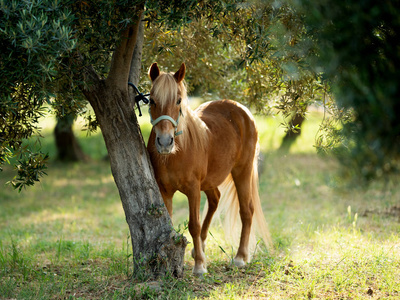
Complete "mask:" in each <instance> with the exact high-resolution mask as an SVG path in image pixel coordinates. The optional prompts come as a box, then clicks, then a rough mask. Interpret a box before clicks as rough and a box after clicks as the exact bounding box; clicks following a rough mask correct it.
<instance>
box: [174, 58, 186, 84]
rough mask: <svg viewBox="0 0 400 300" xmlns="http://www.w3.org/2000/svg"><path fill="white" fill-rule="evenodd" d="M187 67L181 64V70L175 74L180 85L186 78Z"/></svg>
mask: <svg viewBox="0 0 400 300" xmlns="http://www.w3.org/2000/svg"><path fill="white" fill-rule="evenodd" d="M185 72H186V66H185V63H182V64H181V67H180V68H179V70H178V71H177V72H176V73H175V74H174V77H175V79H176V81H177V82H178V83H179V82H181V81H182V80H183V78H185Z"/></svg>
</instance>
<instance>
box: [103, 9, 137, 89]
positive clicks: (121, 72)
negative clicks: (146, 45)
mask: <svg viewBox="0 0 400 300" xmlns="http://www.w3.org/2000/svg"><path fill="white" fill-rule="evenodd" d="M142 13H143V5H140V6H137V14H136V18H135V19H136V20H134V21H135V23H134V24H132V25H130V26H129V27H128V28H126V29H125V30H123V31H122V33H121V42H120V44H119V45H118V46H117V48H116V49H115V51H114V54H113V58H112V61H111V68H110V72H109V74H108V77H107V79H106V81H107V83H108V84H112V85H114V86H116V87H119V88H122V89H124V88H127V86H128V78H129V70H130V66H131V61H132V55H133V50H134V48H135V45H136V39H137V36H138V31H139V26H140V20H141V17H142Z"/></svg>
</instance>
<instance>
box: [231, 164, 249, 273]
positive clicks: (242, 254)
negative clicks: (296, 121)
mask: <svg viewBox="0 0 400 300" xmlns="http://www.w3.org/2000/svg"><path fill="white" fill-rule="evenodd" d="M251 175H252V164H248V165H247V166H245V167H244V168H241V169H239V170H237V169H234V170H232V177H233V180H234V182H235V186H236V190H237V193H238V198H239V207H240V218H241V220H242V232H241V235H240V243H239V249H238V252H237V254H236V256H235V258H234V262H235V265H236V266H238V267H242V266H244V265H245V264H246V263H247V262H248V261H249V239H250V232H251V225H252V220H253V213H254V206H253V199H252V193H251V192H252V191H251Z"/></svg>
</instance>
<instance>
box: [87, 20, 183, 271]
mask: <svg viewBox="0 0 400 300" xmlns="http://www.w3.org/2000/svg"><path fill="white" fill-rule="evenodd" d="M137 23H139V22H137ZM137 32H138V24H136V25H132V27H130V28H128V29H127V30H125V31H124V32H123V34H122V39H121V44H120V45H119V46H118V47H117V49H116V50H115V53H114V56H113V60H112V64H111V69H110V73H109V77H108V78H107V79H106V80H102V79H100V78H99V77H98V76H97V75H96V74H95V72H94V70H92V69H90V68H88V69H87V75H89V76H90V78H91V79H90V81H91V82H92V84H91V85H88V89H87V90H84V94H85V96H86V97H87V99H88V100H89V102H90V104H91V105H92V107H93V109H94V111H95V114H96V118H97V120H98V122H99V124H100V128H101V131H102V134H103V137H104V140H105V143H106V147H107V150H108V154H109V158H110V165H111V171H112V174H113V176H114V181H115V183H116V185H117V188H118V191H119V195H120V198H121V201H122V206H123V208H124V211H125V216H126V221H127V223H128V226H129V230H130V234H131V240H132V249H133V262H134V271H135V272H136V273H138V272H139V271H145V272H146V273H147V274H149V275H152V276H157V275H161V274H165V273H167V272H169V273H171V274H173V275H174V276H177V277H180V276H182V275H183V265H184V254H185V248H186V244H187V242H186V239H185V238H184V237H183V236H182V235H178V234H177V233H176V232H175V230H174V229H173V227H172V222H171V219H170V217H169V214H168V212H167V210H166V208H165V205H164V202H163V199H162V197H161V194H160V191H159V188H158V185H157V183H156V181H155V178H154V172H153V169H152V166H151V163H150V159H149V156H148V153H147V149H146V147H145V144H144V141H143V137H142V134H141V131H140V128H139V124H138V121H137V118H136V115H135V112H134V102H132V101H131V100H130V98H129V94H128V76H129V67H130V63H131V60H132V53H133V49H134V46H135V43H136V37H137Z"/></svg>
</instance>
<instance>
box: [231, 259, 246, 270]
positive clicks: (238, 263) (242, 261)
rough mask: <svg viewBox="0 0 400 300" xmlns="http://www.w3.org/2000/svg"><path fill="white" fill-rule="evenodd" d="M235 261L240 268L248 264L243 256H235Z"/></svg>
mask: <svg viewBox="0 0 400 300" xmlns="http://www.w3.org/2000/svg"><path fill="white" fill-rule="evenodd" d="M233 263H234V264H235V266H236V267H238V268H243V267H244V266H245V265H246V263H245V262H244V260H243V258H240V257H235V258H234V259H233Z"/></svg>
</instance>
